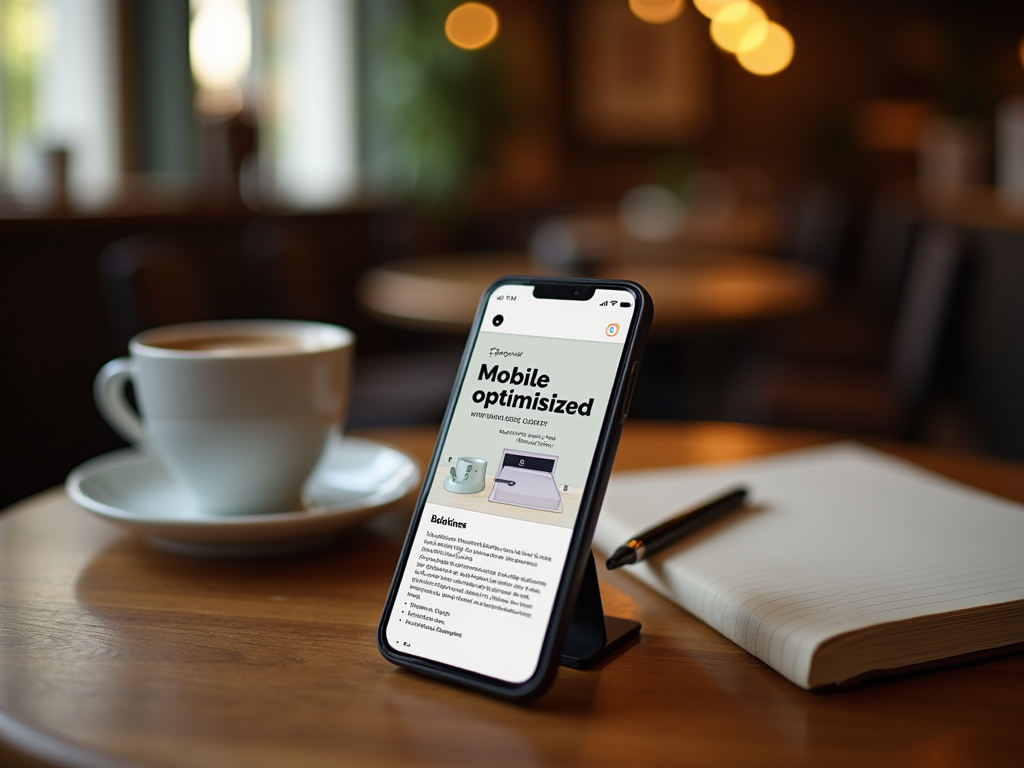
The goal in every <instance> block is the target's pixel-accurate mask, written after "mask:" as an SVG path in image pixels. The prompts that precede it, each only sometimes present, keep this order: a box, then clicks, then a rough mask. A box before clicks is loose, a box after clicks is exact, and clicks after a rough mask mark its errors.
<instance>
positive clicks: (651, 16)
mask: <svg viewBox="0 0 1024 768" xmlns="http://www.w3.org/2000/svg"><path fill="white" fill-rule="evenodd" d="M731 1H732V2H735V0H731ZM684 7H685V6H684V2H683V0H629V8H630V10H632V11H633V13H634V14H636V16H637V18H639V19H642V20H643V21H646V22H647V23H648V24H666V23H668V22H670V21H672V20H673V19H676V18H678V17H679V14H681V13H682V12H683V8H684Z"/></svg>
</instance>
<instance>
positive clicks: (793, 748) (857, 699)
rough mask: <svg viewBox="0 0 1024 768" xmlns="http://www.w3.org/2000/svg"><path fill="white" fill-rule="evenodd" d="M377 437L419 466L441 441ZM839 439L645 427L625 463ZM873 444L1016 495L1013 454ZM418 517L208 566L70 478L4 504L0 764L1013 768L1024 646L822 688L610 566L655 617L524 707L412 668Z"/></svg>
mask: <svg viewBox="0 0 1024 768" xmlns="http://www.w3.org/2000/svg"><path fill="white" fill-rule="evenodd" d="M374 436H375V437H378V438H380V439H389V440H390V441H391V442H392V443H394V444H396V445H399V446H401V447H403V448H405V449H407V450H409V451H410V452H412V453H414V454H416V455H418V456H419V457H420V458H422V459H424V460H425V459H426V457H427V455H428V453H429V451H430V448H431V446H432V443H433V439H434V433H433V430H431V429H429V428H422V429H404V430H397V431H392V432H377V433H374ZM825 439H826V438H825V437H823V436H820V435H816V434H810V433H800V432H789V431H777V430H766V429H761V428H756V427H746V426H737V425H726V424H691V425H674V424H666V423H642V422H640V423H630V424H628V425H627V427H626V431H625V434H624V436H623V441H622V446H621V448H620V451H619V460H618V462H617V464H616V467H617V468H618V469H632V468H639V467H648V466H657V465H671V464H690V463H701V462H714V461H720V460H727V459H736V458H741V457H748V456H755V455H759V454H764V453H770V452H774V451H779V450H785V449H790V448H797V447H801V446H806V445H812V444H815V443H819V442H822V441H823V440H825ZM882 447H885V448H888V449H890V450H893V451H894V452H896V453H898V454H901V455H903V456H905V457H907V458H909V459H911V460H913V461H917V462H919V463H920V464H922V465H924V466H926V467H930V468H932V469H935V470H937V471H939V472H943V473H946V474H948V475H950V476H952V477H954V478H957V479H959V480H963V481H967V482H971V483H974V484H975V485H978V486H981V487H983V488H987V489H989V490H991V491H994V492H996V493H1000V494H1003V495H1006V496H1009V497H1011V498H1014V499H1018V500H1022V501H1024V468H1022V467H1021V465H1017V464H1011V463H1004V462H999V461H996V460H990V459H985V458H978V457H970V456H964V455H954V454H946V453H939V452H932V451H929V450H925V449H921V448H912V447H910V446H903V445H898V444H885V445H883V446H882ZM407 517H408V508H406V509H405V510H404V511H400V512H397V513H391V516H390V517H389V518H380V519H378V521H376V522H377V525H376V526H374V527H372V528H369V529H366V530H363V531H358V532H355V533H353V534H350V535H349V536H348V537H346V538H345V539H343V540H342V541H339V542H337V543H336V544H334V545H331V546H329V547H327V548H325V549H323V550H322V551H319V552H316V553H312V554H307V555H304V556H293V557H285V558H281V559H276V560H257V561H215V560H198V559H189V558H184V557H179V556H175V555H170V554H165V553H161V552H157V551H155V550H152V549H150V548H148V547H147V546H146V545H144V544H142V543H141V542H139V541H138V540H136V539H134V538H132V537H130V536H128V535H126V534H124V533H122V532H121V531H119V530H117V529H115V528H113V527H110V526H108V525H107V524H106V523H104V522H103V521H100V520H97V519H95V518H93V517H92V516H90V515H88V514H87V513H85V512H83V511H81V510H79V509H77V508H75V507H74V506H73V505H72V504H71V503H70V502H69V501H68V500H67V499H66V498H65V497H64V494H63V492H62V491H60V490H54V491H50V492H48V493H44V494H42V495H40V496H36V497H34V498H32V499H29V500H27V501H25V502H22V503H21V504H19V505H17V506H16V507H14V508H12V509H11V510H10V511H9V512H7V513H6V514H4V515H0V764H3V765H5V766H11V765H36V764H38V763H36V762H33V761H32V759H31V758H28V757H25V753H29V754H32V755H35V756H36V757H37V758H45V759H48V760H52V761H54V762H58V763H61V764H67V765H82V766H113V765H156V766H234V765H237V766H246V767H249V766H289V768H291V767H292V766H297V767H299V768H301V767H302V766H320V765H324V766H326V765H331V766H335V765H360V766H366V765H369V766H374V765H381V766H397V765H429V766H445V767H446V768H448V767H450V766H494V765H499V766H501V765H509V766H534V765H559V766H562V765H571V766H577V765H578V766H603V765H607V766H624V765H679V764H687V765H698V766H731V765H737V766H750V765H758V766H772V765H779V766H783V765H785V766H790V765H828V766H864V765H869V766H872V768H881V767H882V766H908V767H909V766H944V767H945V766H971V767H972V768H974V767H975V766H1019V765H1021V760H1022V756H1024V728H1022V726H1024V656H1015V657H1009V658H1003V659H997V660H992V661H988V662H985V663H980V664H976V665H973V666H967V667H961V668H955V669H947V670H943V671H939V672H933V673H930V674H926V675H921V676H917V677H910V678H903V679H896V680H890V681H888V682H885V683H878V684H874V685H870V686H866V687H862V688H855V689H851V690H846V691H841V692H835V693H830V694H815V693H809V692H806V691H803V690H801V689H799V688H797V687H795V686H794V685H792V684H791V683H789V682H787V681H786V680H785V679H783V678H782V677H781V676H780V675H778V674H776V673H775V672H774V671H772V670H771V669H770V668H768V667H767V666H765V665H764V664H762V663H761V662H760V661H758V660H756V659H755V658H753V657H751V656H749V655H748V654H747V653H745V652H744V651H742V650H740V649H739V648H738V647H737V646H735V645H733V644H732V643H730V642H729V641H727V640H725V639H724V638H722V637H721V636H719V635H718V634H716V633H715V632H714V631H713V630H711V629H709V628H708V627H706V626H705V625H703V624H702V623H700V622H699V621H697V620H696V619H694V618H692V617H691V616H689V615H688V614H686V613H684V612H683V611H682V610H680V609H679V608H677V607H676V606H674V605H672V604H671V603H669V602H667V601H665V600H663V599H662V598H660V597H658V596H657V595H656V594H654V593H653V592H651V591H650V590H648V589H647V588H645V587H643V586H641V585H640V584H638V583H636V582H635V581H633V580H632V579H631V578H630V577H629V576H628V575H626V574H624V573H622V572H621V571H620V572H614V573H607V572H602V574H601V579H602V583H603V586H602V591H603V593H604V601H605V606H606V609H607V610H608V611H609V612H611V613H614V614H616V615H621V616H627V617H633V618H636V619H639V620H640V621H642V622H643V627H644V629H643V633H642V635H641V638H640V640H639V642H638V643H637V644H636V645H634V646H632V647H629V648H627V649H626V650H625V651H623V652H621V653H620V654H618V655H616V656H614V657H612V658H611V659H610V660H609V661H607V662H605V663H603V664H601V665H599V666H598V667H597V668H595V669H592V670H589V671H575V670H568V669H562V670H560V671H559V674H558V678H557V679H556V681H555V684H554V686H553V688H552V689H551V691H550V692H549V693H548V694H547V695H546V696H544V697H543V698H541V699H540V700H539V701H537V702H535V703H533V704H531V705H529V706H516V705H510V704H505V703H502V702H500V701H495V700H491V699H488V698H485V697H484V696H481V695H478V694H474V693H470V692H467V691H463V690H460V689H457V688H453V687H449V686H446V685H443V684H440V683H437V682H433V681H431V680H428V679H426V678H423V677H420V676H418V675H415V674H412V673H409V672H405V671H401V670H398V669H396V668H395V667H392V666H391V665H390V664H388V663H387V662H385V661H384V660H383V659H382V658H381V657H380V656H379V654H378V653H377V649H376V646H375V629H376V625H377V620H378V617H379V614H380V609H381V605H382V603H383V600H384V596H385V593H386V590H387V587H388V583H389V579H390V577H391V573H392V569H393V567H394V564H395V560H396V557H397V555H398V551H399V546H400V537H401V533H402V531H403V530H404V527H405V524H406V521H407ZM3 742H6V744H4V743H3ZM15 748H17V749H18V750H19V751H18V752H15V751H14V750H15Z"/></svg>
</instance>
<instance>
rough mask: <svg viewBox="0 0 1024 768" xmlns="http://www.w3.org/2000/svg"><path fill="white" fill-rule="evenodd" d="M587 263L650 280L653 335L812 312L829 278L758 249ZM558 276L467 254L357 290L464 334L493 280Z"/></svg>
mask: <svg viewBox="0 0 1024 768" xmlns="http://www.w3.org/2000/svg"><path fill="white" fill-rule="evenodd" d="M586 268H587V274H588V275H589V276H591V277H601V278H619V279H623V278H625V279H630V280H636V281H637V282H638V283H640V284H641V285H643V286H644V287H645V288H646V289H647V290H648V291H649V292H650V293H651V296H652V298H653V299H654V325H653V326H652V332H654V333H664V332H675V331H678V330H680V329H681V328H692V327H694V326H700V325H710V324H718V323H728V322H742V321H746V322H749V321H751V320H763V319H767V318H772V317H779V316H785V315H791V314H797V313H800V312H807V311H809V310H811V309H814V308H816V307H818V306H819V305H820V304H821V302H822V301H823V300H824V298H825V294H826V282H825V280H824V279H823V278H822V276H821V275H819V274H818V273H817V272H815V271H814V270H813V269H810V268H808V267H805V266H802V265H800V264H796V263H794V262H788V261H783V260H782V259H775V258H770V257H767V256H760V255H757V254H752V253H737V252H732V251H699V252H689V253H681V254H680V256H679V258H677V259H673V260H667V259H660V260H636V261H630V260H626V259H620V260H613V261H601V262H595V263H592V264H588V265H586ZM553 274H557V271H556V270H552V269H546V268H542V267H539V266H538V265H536V264H534V263H532V262H531V261H530V260H529V259H528V258H527V257H526V255H525V254H522V253H467V254H461V255H458V256H435V257H424V258H420V259H413V260H407V261H398V262H393V263H391V264H387V265H383V266H380V267H375V268H374V269H371V270H368V271H367V272H366V274H364V275H363V277H362V278H361V280H360V283H359V288H358V291H359V297H360V300H361V301H362V303H363V305H364V306H365V307H366V309H368V310H369V311H370V312H371V313H373V314H374V315H376V316H377V317H378V318H380V319H382V320H385V321H387V322H390V323H394V324H398V325H405V326H410V327H414V328H417V329H420V330H435V331H442V332H443V331H450V332H456V333H465V332H466V330H467V329H468V328H469V325H470V323H471V322H472V320H473V315H474V314H475V312H476V307H477V304H478V303H479V301H480V295H481V294H482V293H483V291H484V289H485V288H486V287H487V286H488V284H490V283H491V281H493V280H494V279H496V278H498V277H501V276H502V275H553Z"/></svg>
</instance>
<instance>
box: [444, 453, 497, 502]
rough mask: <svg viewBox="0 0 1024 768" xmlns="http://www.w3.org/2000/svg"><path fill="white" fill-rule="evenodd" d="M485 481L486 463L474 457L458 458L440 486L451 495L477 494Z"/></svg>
mask: <svg viewBox="0 0 1024 768" xmlns="http://www.w3.org/2000/svg"><path fill="white" fill-rule="evenodd" d="M486 480H487V462H486V461H485V460H484V459H479V458H477V457H475V456H459V458H458V459H457V460H456V462H455V466H454V467H452V468H451V469H449V470H448V476H447V477H445V479H444V481H443V482H442V483H441V485H442V486H443V487H444V489H445V490H446V491H451V492H452V493H479V492H480V491H482V490H483V489H484V484H485V482H486Z"/></svg>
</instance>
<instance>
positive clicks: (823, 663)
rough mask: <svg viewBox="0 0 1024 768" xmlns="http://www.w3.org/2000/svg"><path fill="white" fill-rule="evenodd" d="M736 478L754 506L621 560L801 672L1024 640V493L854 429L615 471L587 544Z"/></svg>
mask: <svg viewBox="0 0 1024 768" xmlns="http://www.w3.org/2000/svg"><path fill="white" fill-rule="evenodd" d="M737 483H742V484H745V485H747V486H748V487H749V488H750V490H751V498H750V508H748V509H745V510H742V511H739V512H734V513H730V514H727V515H726V516H724V517H722V518H720V519H719V520H716V521H714V522H711V523H709V524H708V525H707V526H705V527H704V528H701V529H700V530H699V531H697V532H696V533H694V534H693V535H691V536H690V537H687V538H685V539H683V540H681V541H679V542H677V543H676V544H675V545H673V546H672V547H670V548H669V549H667V550H664V551H662V552H660V553H658V554H656V555H653V556H652V557H650V558H648V559H647V560H645V561H644V562H641V563H639V564H637V565H631V566H626V568H625V570H626V571H627V572H629V573H630V574H632V575H633V576H635V577H637V578H639V579H640V580H641V581H643V582H645V583H647V584H649V585H650V586H651V587H653V588H654V589H656V590H657V591H658V592H660V593H662V594H663V595H665V596H666V597H667V598H669V599H670V600H673V601H674V602H676V603H677V604H678V605H680V606H681V607H682V608H684V609H686V610H687V611H688V612H690V613H692V614H693V615H694V616H696V617H697V618H699V619H701V620H702V621H704V622H705V623H707V624H708V625H709V626H711V627H713V628H714V629H716V630H717V631H718V632H720V633H721V634H723V635H725V636H726V637H727V638H729V639H730V640H732V641H733V642H735V643H737V644H738V645H739V646H741V647H742V648H744V649H746V650H747V651H748V652H750V653H752V654H753V655H754V656H756V657H758V658H759V659H761V660H762V661H764V662H765V663H766V664H768V665H769V666H771V667H772V668H774V669H775V670H777V671H778V672H780V673H781V674H782V675H784V676H785V677H786V678H788V679H789V680H791V681H792V682H794V683H796V684H797V685H799V686H801V687H803V688H808V689H811V688H821V687H826V686H832V685H841V684H846V683H851V682H855V681H858V680H860V679H863V678H864V677H865V676H871V675H876V674H884V673H886V672H892V671H895V670H901V669H904V668H907V667H911V666H915V665H921V664H927V663H930V662H936V661H938V660H942V659H950V658H952V657H958V656H962V655H965V654H972V653H976V652H979V651H986V650H989V649H996V648H1002V647H1006V646H1011V645H1013V644H1017V643H1024V505H1022V504H1019V503H1016V502H1012V501H1009V500H1006V499H1003V498H1000V497H997V496H994V495H991V494H988V493H985V492H983V491H980V490H977V489H974V488H971V487H968V486H966V485H963V484H960V483H957V482H955V481H952V480H949V479H946V478H944V477H942V476H939V475H936V474H934V473H931V472H929V471H927V470H924V469H921V468H919V467H917V466H915V465H913V464H910V463H909V462H905V461H903V460H901V459H898V458H896V457H893V456H891V455H889V454H886V453H883V452H880V451H876V450H874V449H871V448H867V447H865V446H862V445H859V444H856V443H848V442H844V443H835V444H831V445H827V446H824V447H818V448H810V449H803V450H799V451H793V452H788V453H785V454H775V455H772V456H769V457H767V458H760V459H755V460H750V461H744V462H739V463H733V464H728V465H712V466H699V467H688V468H676V469H662V470H650V471H641V472H623V473H618V474H614V475H613V476H612V479H611V482H610V483H609V486H608V492H607V495H606V497H605V502H604V507H603V509H602V513H601V518H600V520H599V523H598V527H597V533H596V535H595V538H594V544H595V546H596V547H597V548H598V549H599V550H600V551H601V552H603V553H605V554H608V553H611V552H613V551H614V550H615V549H616V547H618V546H619V545H621V544H623V543H625V542H626V541H628V540H629V539H631V538H633V537H634V536H635V535H637V534H638V533H639V532H641V531H643V530H646V529H647V528H649V527H651V526H652V525H653V524H655V523H658V522H660V521H662V520H664V519H666V518H668V517H671V516H673V515H674V514H678V512H679V510H680V509H682V508H685V507H688V506H691V505H692V504H694V503H699V502H701V501H706V500H710V499H712V498H714V497H715V496H717V495H719V494H720V493H721V492H722V491H724V490H726V489H727V488H729V487H730V486H732V485H735V484H737ZM1022 483H1024V475H1022Z"/></svg>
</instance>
